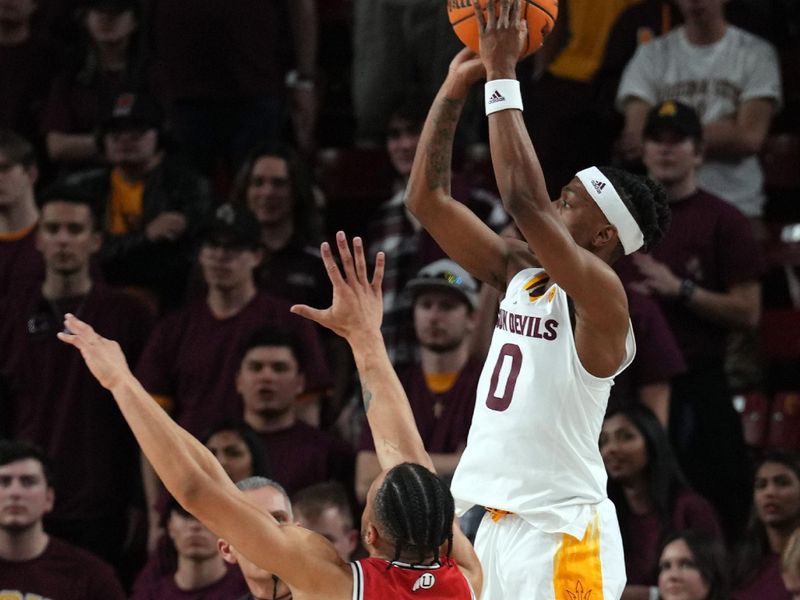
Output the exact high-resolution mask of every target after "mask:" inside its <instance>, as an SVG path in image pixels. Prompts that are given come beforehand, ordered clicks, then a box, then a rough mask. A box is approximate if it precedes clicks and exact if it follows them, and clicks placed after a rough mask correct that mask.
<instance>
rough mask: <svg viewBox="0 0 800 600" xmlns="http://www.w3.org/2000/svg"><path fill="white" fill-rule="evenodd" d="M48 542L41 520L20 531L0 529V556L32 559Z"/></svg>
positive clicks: (17, 559) (44, 548) (48, 538)
mask: <svg viewBox="0 0 800 600" xmlns="http://www.w3.org/2000/svg"><path fill="white" fill-rule="evenodd" d="M48 543H50V537H49V536H48V535H47V534H46V533H45V532H44V528H43V527H42V522H41V521H39V522H38V523H36V524H35V525H34V526H32V527H31V528H30V529H26V530H25V531H20V532H9V531H7V530H5V529H0V558H1V559H3V560H10V561H20V562H21V561H24V560H33V559H34V558H38V557H39V556H41V555H42V553H43V552H44V551H45V550H46V549H47V544H48Z"/></svg>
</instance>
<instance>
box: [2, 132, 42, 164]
mask: <svg viewBox="0 0 800 600" xmlns="http://www.w3.org/2000/svg"><path fill="white" fill-rule="evenodd" d="M0 153H2V154H3V155H4V156H5V157H6V158H7V159H8V160H9V161H10V162H12V163H14V164H20V165H22V166H23V167H32V166H34V165H35V164H36V152H35V150H34V149H33V144H31V143H30V142H29V141H28V140H26V139H25V138H24V137H22V136H21V135H17V134H16V133H14V132H13V131H9V130H8V129H3V130H0Z"/></svg>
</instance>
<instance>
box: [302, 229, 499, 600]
mask: <svg viewBox="0 0 800 600" xmlns="http://www.w3.org/2000/svg"><path fill="white" fill-rule="evenodd" d="M336 245H337V248H338V250H339V256H340V257H341V259H342V266H343V268H344V276H342V273H341V272H340V271H339V268H338V267H337V266H336V263H335V262H334V260H333V256H332V255H331V249H330V246H329V245H328V244H327V243H325V244H323V245H322V248H321V250H322V260H323V261H324V262H325V268H326V270H327V271H328V276H329V277H330V279H331V283H332V284H333V303H332V305H331V307H330V308H327V309H325V310H318V309H314V308H311V307H309V306H305V305H295V306H293V307H292V312H294V313H296V314H298V315H302V316H304V317H306V318H308V319H311V320H313V321H316V322H317V323H319V324H320V325H322V326H324V327H327V328H328V329H330V330H332V331H334V332H335V333H337V334H338V335H340V336H342V337H343V338H345V339H346V340H347V342H348V343H349V344H350V347H351V348H352V350H353V355H354V357H355V361H356V366H357V367H358V374H359V376H360V378H361V386H362V388H363V390H364V409H365V411H366V414H367V420H368V421H369V425H370V428H371V429H372V437H373V439H374V441H375V451H376V453H377V455H378V461H379V463H380V466H381V469H383V470H387V469H390V468H392V467H394V466H395V465H398V464H401V463H404V462H413V463H418V464H421V465H422V466H424V467H426V468H427V469H430V470H431V471H435V469H434V468H433V463H432V461H431V458H430V456H429V455H428V453H427V452H426V451H425V446H424V445H423V443H422V438H420V435H419V431H418V430H417V424H416V422H415V421H414V414H413V413H412V412H411V406H410V405H409V403H408V397H407V396H406V393H405V390H404V389H403V386H402V384H401V383H400V380H399V379H398V377H397V373H395V371H394V368H393V367H392V364H391V362H390V361H389V355H388V354H387V353H386V347H385V346H384V343H383V337H382V336H381V320H382V318H383V299H382V295H381V281H382V279H383V266H384V256H383V253H378V256H377V257H376V260H375V272H374V273H373V276H372V280H370V279H369V277H368V275H367V265H366V260H365V258H364V245H363V243H362V241H361V238H355V239H354V240H353V252H352V253H351V252H350V248H349V246H348V243H347V238H346V237H345V235H344V233H342V232H341V231H340V232H339V233H337V234H336ZM453 557H454V558H455V559H456V562H458V564H459V566H460V567H461V569H462V570H463V571H464V574H465V575H466V576H467V578H468V579H469V581H470V583H471V584H472V588H473V589H474V590H475V592H476V593H477V594H480V590H481V586H482V581H483V574H482V570H481V566H480V562H479V561H478V557H477V556H476V554H475V551H474V549H473V548H472V544H470V543H469V540H467V538H466V537H465V536H464V534H463V533H462V532H461V529H460V528H459V526H458V522H457V521H456V523H454V524H453Z"/></svg>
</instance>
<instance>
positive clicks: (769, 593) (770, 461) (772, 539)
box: [733, 451, 800, 600]
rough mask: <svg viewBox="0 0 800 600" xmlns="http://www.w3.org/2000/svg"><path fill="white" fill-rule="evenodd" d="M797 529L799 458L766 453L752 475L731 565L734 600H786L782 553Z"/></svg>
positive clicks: (795, 455)
mask: <svg viewBox="0 0 800 600" xmlns="http://www.w3.org/2000/svg"><path fill="white" fill-rule="evenodd" d="M798 526H800V457H798V455H797V454H795V453H793V452H778V451H776V452H769V453H767V454H765V455H764V456H763V457H762V458H761V460H759V461H758V465H757V468H756V473H755V483H754V489H753V508H752V511H751V513H750V521H749V523H748V526H747V531H746V532H745V536H744V539H743V541H742V543H741V544H740V546H739V548H738V552H737V553H736V562H735V566H734V589H735V592H734V594H733V598H734V599H735V600H756V599H759V600H760V599H763V598H769V599H770V600H788V599H789V598H790V595H789V592H787V591H786V587H785V586H784V584H783V580H782V579H781V553H782V552H783V551H784V549H785V547H786V545H787V542H788V540H789V538H790V536H791V535H792V533H793V532H794V530H795V529H796V528H797V527H798Z"/></svg>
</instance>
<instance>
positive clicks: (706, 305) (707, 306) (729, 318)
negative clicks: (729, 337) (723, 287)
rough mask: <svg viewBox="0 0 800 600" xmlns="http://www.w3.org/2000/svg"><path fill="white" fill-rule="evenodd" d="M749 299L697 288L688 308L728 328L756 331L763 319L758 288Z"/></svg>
mask: <svg viewBox="0 0 800 600" xmlns="http://www.w3.org/2000/svg"><path fill="white" fill-rule="evenodd" d="M748 296H749V297H741V296H739V295H736V294H730V293H719V292H712V291H711V290H707V289H705V288H701V287H697V288H696V289H695V291H694V293H693V294H692V297H691V298H690V299H689V300H688V302H687V306H688V307H689V309H690V310H692V311H693V312H695V313H697V314H698V315H700V316H702V317H705V318H707V319H709V320H710V321H714V322H716V323H719V324H720V325H726V326H728V327H735V328H739V329H755V328H756V327H757V326H758V322H759V320H760V318H761V297H760V290H759V289H758V288H757V289H756V290H755V293H752V294H749V295H748Z"/></svg>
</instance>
